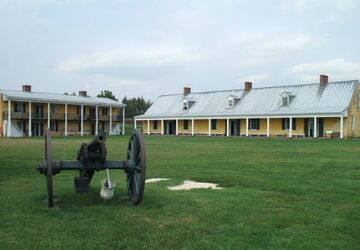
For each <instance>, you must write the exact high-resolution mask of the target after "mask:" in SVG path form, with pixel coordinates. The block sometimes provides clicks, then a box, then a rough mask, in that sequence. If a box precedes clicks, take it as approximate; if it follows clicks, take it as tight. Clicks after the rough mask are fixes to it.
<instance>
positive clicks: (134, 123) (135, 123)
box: [134, 119, 136, 129]
mask: <svg viewBox="0 0 360 250" xmlns="http://www.w3.org/2000/svg"><path fill="white" fill-rule="evenodd" d="M134 129H136V119H134Z"/></svg>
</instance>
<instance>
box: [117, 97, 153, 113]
mask: <svg viewBox="0 0 360 250" xmlns="http://www.w3.org/2000/svg"><path fill="white" fill-rule="evenodd" d="M122 103H124V104H125V105H126V112H125V115H126V118H133V117H134V116H137V115H142V114H144V113H145V112H146V110H148V108H149V107H150V106H151V104H152V103H151V102H150V100H147V101H146V100H145V99H144V97H142V96H141V97H133V98H131V99H128V98H127V97H126V96H125V97H124V98H123V100H122Z"/></svg>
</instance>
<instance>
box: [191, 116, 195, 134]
mask: <svg viewBox="0 0 360 250" xmlns="http://www.w3.org/2000/svg"><path fill="white" fill-rule="evenodd" d="M194 127H195V122H194V119H191V135H192V136H194V130H195V128H194Z"/></svg>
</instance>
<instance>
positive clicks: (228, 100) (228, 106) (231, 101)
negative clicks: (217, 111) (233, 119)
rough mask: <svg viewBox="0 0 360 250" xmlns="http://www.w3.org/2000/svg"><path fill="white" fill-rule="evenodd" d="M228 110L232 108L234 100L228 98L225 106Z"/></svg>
mask: <svg viewBox="0 0 360 250" xmlns="http://www.w3.org/2000/svg"><path fill="white" fill-rule="evenodd" d="M226 107H227V108H228V109H232V108H234V98H228V99H227V106H226Z"/></svg>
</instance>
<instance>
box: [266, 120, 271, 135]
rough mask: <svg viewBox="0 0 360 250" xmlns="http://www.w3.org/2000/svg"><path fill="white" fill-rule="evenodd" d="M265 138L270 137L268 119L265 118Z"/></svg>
mask: <svg viewBox="0 0 360 250" xmlns="http://www.w3.org/2000/svg"><path fill="white" fill-rule="evenodd" d="M266 137H270V117H267V118H266Z"/></svg>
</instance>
